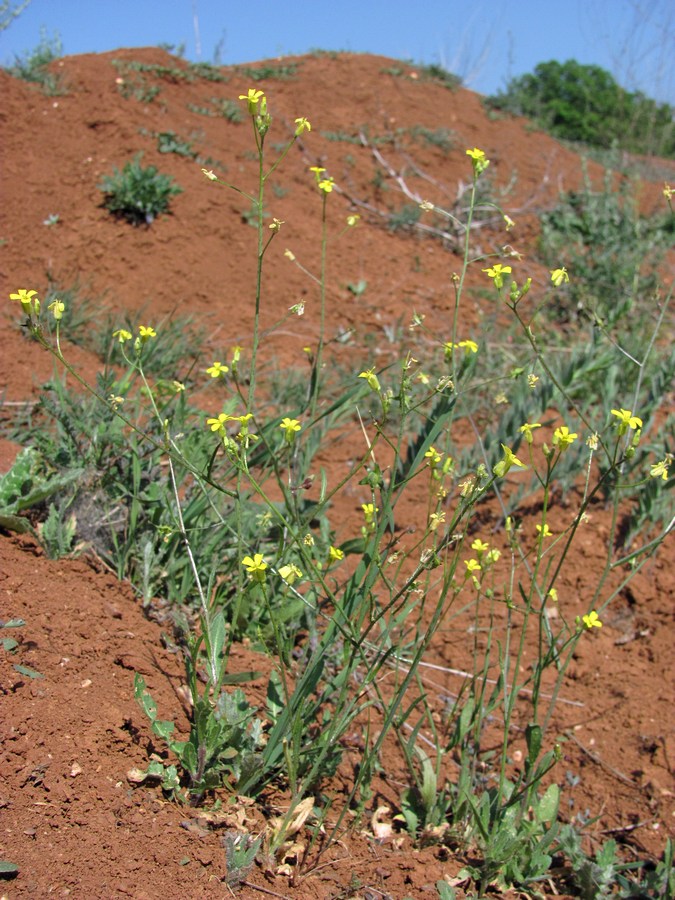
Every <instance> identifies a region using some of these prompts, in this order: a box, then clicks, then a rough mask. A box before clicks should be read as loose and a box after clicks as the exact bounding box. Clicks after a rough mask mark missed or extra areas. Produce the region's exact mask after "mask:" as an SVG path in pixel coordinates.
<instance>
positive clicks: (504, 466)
mask: <svg viewBox="0 0 675 900" xmlns="http://www.w3.org/2000/svg"><path fill="white" fill-rule="evenodd" d="M502 450H503V451H504V459H502V460H500V461H499V462H498V463H497V465H496V466H494V467H493V469H492V471H493V472H494V474H495V475H496V476H497V477H498V478H503V477H504V475H506V473H507V472H508V471H509V469H510V468H511V466H520V468H521V469H526V468H527V466H526V465H525V463H524V462H521V461H520V460H519V459H518V457H517V456H516V455H515V453H514V452H513V450H510V449H509V448H508V447H507V446H506V444H502Z"/></svg>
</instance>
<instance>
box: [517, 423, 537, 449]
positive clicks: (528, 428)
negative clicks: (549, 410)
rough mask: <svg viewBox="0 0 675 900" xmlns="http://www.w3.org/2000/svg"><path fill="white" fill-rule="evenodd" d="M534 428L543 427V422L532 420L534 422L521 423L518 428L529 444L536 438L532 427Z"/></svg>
mask: <svg viewBox="0 0 675 900" xmlns="http://www.w3.org/2000/svg"><path fill="white" fill-rule="evenodd" d="M533 428H541V423H540V422H532V423H530V422H526V423H525V424H524V425H521V426H520V428H519V429H518V431H520V433H521V434H524V435H525V440H526V441H527V443H528V444H531V443H532V441H533V440H534V438H533V437H532V429H533Z"/></svg>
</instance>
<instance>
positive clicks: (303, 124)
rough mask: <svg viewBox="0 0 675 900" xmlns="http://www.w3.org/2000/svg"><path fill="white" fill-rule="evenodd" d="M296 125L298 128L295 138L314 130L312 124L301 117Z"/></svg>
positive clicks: (296, 121)
mask: <svg viewBox="0 0 675 900" xmlns="http://www.w3.org/2000/svg"><path fill="white" fill-rule="evenodd" d="M295 125H296V128H295V136H296V137H300V135H301V134H302V133H303V131H311V130H312V126H311V125H310V123H309V122H308V120H307V119H306V118H305V117H304V116H300V118H299V119H296V120H295Z"/></svg>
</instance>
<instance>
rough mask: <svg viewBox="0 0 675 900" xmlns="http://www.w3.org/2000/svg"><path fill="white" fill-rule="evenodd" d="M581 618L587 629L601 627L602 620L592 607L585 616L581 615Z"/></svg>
mask: <svg viewBox="0 0 675 900" xmlns="http://www.w3.org/2000/svg"><path fill="white" fill-rule="evenodd" d="M581 618H582V620H583V623H584V625H585V626H586V628H588V630H589V631H590V630H591V628H602V622H601V621H600V618H599V616H598V614H597V613H596V611H595V610H594V609H592V610H591V611H590V613H589V614H588V615H587V616H582V617H581Z"/></svg>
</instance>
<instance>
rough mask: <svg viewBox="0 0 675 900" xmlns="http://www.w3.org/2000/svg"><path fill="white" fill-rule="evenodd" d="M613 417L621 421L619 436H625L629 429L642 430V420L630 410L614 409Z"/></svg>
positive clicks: (618, 426)
mask: <svg viewBox="0 0 675 900" xmlns="http://www.w3.org/2000/svg"><path fill="white" fill-rule="evenodd" d="M612 415H613V416H616V417H617V419H619V424H618V425H617V428H618V429H619V434H625V433H626V431H627V430H628V429H629V428H642V419H641V418H640V417H639V416H634V415H633V413H632V412H631V410H630V409H613V410H612Z"/></svg>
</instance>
